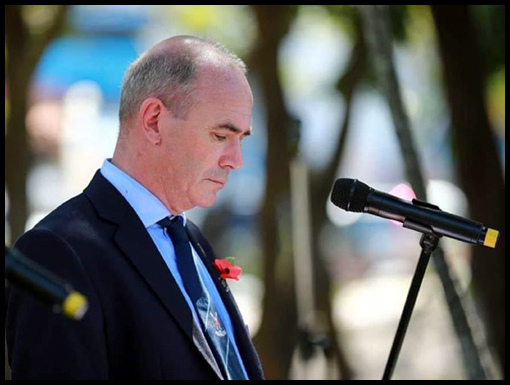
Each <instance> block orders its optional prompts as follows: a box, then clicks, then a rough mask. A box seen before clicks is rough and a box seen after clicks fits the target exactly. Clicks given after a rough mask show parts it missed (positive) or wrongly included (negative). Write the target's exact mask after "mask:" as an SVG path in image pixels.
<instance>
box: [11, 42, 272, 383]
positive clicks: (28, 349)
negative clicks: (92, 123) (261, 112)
mask: <svg viewBox="0 0 510 385" xmlns="http://www.w3.org/2000/svg"><path fill="white" fill-rule="evenodd" d="M252 104H253V97H252V94H251V90H250V87H249V85H248V82H247V80H246V77H245V66H244V64H243V63H242V62H241V60H240V59H239V58H237V57H235V56H234V55H233V54H231V53H229V52H228V51H227V50H226V49H225V48H224V47H221V46H219V45H217V44H213V43H210V42H207V41H204V40H202V39H198V38H194V37H190V36H180V37H174V38H171V39H167V40H165V41H162V42H160V43H159V44H157V45H156V46H154V47H153V48H152V49H150V50H149V51H148V52H146V53H145V54H144V55H142V56H141V57H140V58H139V59H138V60H137V61H136V62H135V63H133V64H132V65H131V67H130V68H129V69H128V71H127V73H126V75H125V78H124V82H123V85H122V95H121V104H120V113H119V116H120V134H119V139H118V142H117V146H116V149H115V152H114V155H113V158H112V159H111V160H110V159H109V160H106V161H105V162H104V164H103V166H102V168H101V170H99V171H98V172H97V173H96V175H95V176H94V178H93V180H92V181H91V183H90V185H89V186H88V187H87V188H86V189H85V191H84V192H83V194H81V195H79V196H77V197H75V198H73V199H71V200H70V201H68V202H66V203H64V204H63V205H62V206H60V207H59V208H57V209H56V210H55V211H54V212H52V213H51V214H49V215H48V216H47V217H46V218H45V219H44V220H42V221H41V222H40V223H39V224H38V225H37V226H36V227H35V228H34V229H32V230H31V231H29V232H28V233H26V234H25V235H24V236H23V237H21V238H20V240H19V241H18V243H17V245H16V246H17V247H18V248H19V249H20V250H21V251H22V252H23V253H24V254H26V255H27V256H29V257H31V258H33V259H35V260H36V261H37V262H39V263H41V264H43V265H45V266H46V267H47V268H49V269H50V270H51V271H53V272H55V273H56V274H58V275H60V276H62V277H65V279H66V280H67V281H69V282H71V283H72V284H73V286H74V288H75V289H76V290H77V291H79V292H81V293H83V294H85V296H86V297H87V299H88V301H89V305H90V308H89V311H88V312H87V314H86V315H85V317H84V318H83V319H82V320H81V321H79V322H76V321H70V320H67V319H65V318H64V317H61V316H58V315H55V314H53V313H52V312H51V310H50V309H48V308H45V307H44V306H42V305H40V304H38V303H36V302H35V301H33V300H32V299H31V298H30V297H29V296H27V295H25V294H24V293H21V292H19V291H17V290H14V289H13V290H11V291H9V292H8V295H7V301H6V305H7V309H6V315H7V317H6V322H7V324H6V332H7V342H8V353H9V362H10V365H11V369H12V376H13V379H250V380H257V379H263V374H262V369H261V366H260V362H259V359H258V357H257V354H256V352H255V350H254V348H253V345H252V344H251V341H250V339H249V335H248V333H247V329H246V326H245V324H244V322H243V320H242V318H241V315H240V313H239V311H238V309H237V306H236V304H235V302H234V299H233V297H232V294H231V293H230V291H229V290H228V286H226V285H224V282H222V281H221V280H220V279H219V272H218V271H216V269H215V268H214V267H213V262H214V260H215V259H216V257H215V255H214V252H213V251H212V249H211V247H210V245H209V243H208V242H207V241H206V240H205V239H204V238H203V236H202V234H201V233H200V231H199V230H198V229H197V227H196V226H195V225H193V224H192V223H191V222H190V221H188V220H186V218H185V215H184V212H185V211H186V210H188V209H191V208H192V207H195V206H202V207H208V206H211V205H212V204H213V203H214V202H215V200H216V194H217V193H218V191H219V190H221V189H222V188H223V187H224V185H225V184H226V183H227V180H228V176H229V173H230V172H231V171H233V170H237V169H239V168H240V167H241V166H242V164H243V159H242V155H241V141H242V140H243V138H245V137H246V136H248V135H250V133H251V126H250V125H251V109H252Z"/></svg>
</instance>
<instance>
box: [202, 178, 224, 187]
mask: <svg viewBox="0 0 510 385" xmlns="http://www.w3.org/2000/svg"><path fill="white" fill-rule="evenodd" d="M207 180H208V181H210V182H213V183H215V184H217V185H218V186H221V187H224V186H225V185H226V184H227V182H226V181H220V180H215V179H207Z"/></svg>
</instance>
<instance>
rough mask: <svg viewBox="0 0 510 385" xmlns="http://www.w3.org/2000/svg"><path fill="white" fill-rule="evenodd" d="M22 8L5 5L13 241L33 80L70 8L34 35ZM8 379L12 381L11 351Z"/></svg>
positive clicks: (18, 229) (22, 197) (60, 9)
mask: <svg viewBox="0 0 510 385" xmlns="http://www.w3.org/2000/svg"><path fill="white" fill-rule="evenodd" d="M22 7H23V5H6V6H5V47H6V60H5V66H6V69H5V76H6V82H5V83H6V86H7V90H8V98H9V112H8V114H6V117H7V119H6V125H5V132H6V133H5V187H6V189H7V195H8V197H9V213H8V223H9V227H10V239H11V241H12V242H14V241H15V240H16V239H17V238H18V237H20V236H21V235H22V234H23V232H24V231H25V223H26V221H27V218H28V214H29V208H28V203H27V191H26V187H27V175H28V170H29V166H30V150H29V146H28V140H27V132H26V128H25V117H26V113H27V108H28V94H29V86H30V80H31V78H32V74H33V73H34V71H35V68H36V66H37V63H38V61H39V59H40V57H41V55H42V54H43V52H44V50H45V49H46V47H47V46H48V44H49V43H50V42H51V41H52V40H53V39H54V38H55V37H56V36H57V35H58V33H59V31H60V30H61V28H62V27H63V25H64V22H65V17H66V11H67V7H68V6H67V5H58V6H54V7H56V8H55V9H54V13H53V18H52V20H51V22H50V23H49V24H48V25H47V26H46V29H44V30H43V31H38V32H37V33H34V32H33V31H32V30H31V28H30V26H29V24H28V23H26V21H25V20H24V18H23V14H22ZM25 7H26V6H25ZM39 7H41V6H39ZM46 7H47V6H46ZM5 378H6V379H10V371H9V366H8V362H7V350H6V352H5Z"/></svg>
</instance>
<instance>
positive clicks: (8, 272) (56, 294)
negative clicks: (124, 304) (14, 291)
mask: <svg viewBox="0 0 510 385" xmlns="http://www.w3.org/2000/svg"><path fill="white" fill-rule="evenodd" d="M5 279H6V280H7V281H8V282H9V283H11V284H13V285H14V286H17V287H19V288H20V289H23V290H25V291H27V292H29V293H30V294H32V295H34V296H35V297H36V298H37V299H39V300H40V301H42V302H44V303H46V304H49V305H53V310H54V311H56V312H62V313H63V314H64V315H65V316H67V317H69V318H72V319H75V320H79V319H81V318H82V317H83V316H84V315H85V313H86V312H87V309H88V302H87V299H86V298H85V297H84V296H83V295H82V294H80V293H78V292H76V291H74V290H73V289H72V287H71V286H69V285H68V284H67V283H65V282H64V281H63V280H61V279H60V278H59V277H57V276H56V275H54V274H53V273H51V272H50V271H48V270H46V269H45V268H43V267H42V266H40V265H39V264H37V263H35V262H34V261H32V260H30V259H28V258H27V257H26V256H24V255H22V254H21V253H20V252H18V251H17V250H15V249H9V248H8V247H7V246H5Z"/></svg>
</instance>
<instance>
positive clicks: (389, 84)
mask: <svg viewBox="0 0 510 385" xmlns="http://www.w3.org/2000/svg"><path fill="white" fill-rule="evenodd" d="M359 7H360V9H361V11H362V14H363V17H364V27H365V30H366V33H367V38H368V41H369V43H370V50H371V51H372V53H373V58H374V64H375V69H376V72H377V77H378V80H379V82H380V84H381V88H382V90H383V92H384V94H385V96H386V98H387V100H388V103H389V106H390V110H391V114H392V118H393V121H394V124H395V130H396V133H397V137H398V140H399V144H400V148H401V151H402V155H403V158H404V165H405V170H406V177H407V179H408V180H409V181H410V183H411V186H412V188H413V189H414V191H415V192H416V195H417V196H418V199H423V200H426V199H427V198H426V187H425V182H424V178H423V173H422V171H421V166H420V163H419V158H418V155H417V152H416V149H415V146H414V141H413V138H412V133H411V128H410V123H409V119H408V116H407V113H406V110H405V107H404V104H403V102H402V96H401V93H400V86H399V83H398V78H397V73H396V69H395V66H394V63H393V48H392V36H391V32H390V28H389V20H390V16H389V8H388V6H387V5H360V6H359ZM441 7H442V6H441ZM432 258H433V261H434V264H435V267H436V271H437V273H438V275H439V278H440V280H441V284H442V285H443V290H444V292H445V299H446V301H447V305H448V310H449V311H450V316H451V318H452V322H453V326H454V328H455V332H456V333H457V337H458V339H459V342H460V345H461V349H462V358H463V360H464V366H465V369H466V371H467V372H468V376H469V378H470V379H487V378H488V377H490V376H491V374H490V372H489V371H490V369H491V368H490V367H489V366H488V365H487V363H486V360H485V356H484V349H483V348H484V346H482V345H483V344H482V343H481V341H477V340H475V338H474V333H473V331H472V327H473V326H475V325H476V324H475V323H473V322H472V321H470V320H469V317H470V316H471V317H472V316H474V314H471V313H469V314H468V313H467V312H466V310H465V307H466V306H467V308H469V307H470V306H469V305H470V304H469V301H468V299H467V298H464V299H463V298H461V297H460V295H459V293H458V288H457V280H456V278H455V276H454V274H453V271H451V270H450V269H449V267H448V264H447V263H446V259H445V256H444V252H443V249H442V248H441V246H439V247H438V248H437V250H436V251H435V252H434V253H433V255H432Z"/></svg>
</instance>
